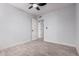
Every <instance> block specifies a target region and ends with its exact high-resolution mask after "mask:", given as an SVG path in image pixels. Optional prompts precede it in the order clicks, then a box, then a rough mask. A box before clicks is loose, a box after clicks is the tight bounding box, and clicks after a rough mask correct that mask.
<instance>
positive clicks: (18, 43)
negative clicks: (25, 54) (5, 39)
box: [0, 41, 29, 50]
mask: <svg viewBox="0 0 79 59" xmlns="http://www.w3.org/2000/svg"><path fill="white" fill-rule="evenodd" d="M26 42H29V41H22V42H17V43H14V44H11V45H9V46H6V47H2V48H1V49H0V50H3V49H7V48H10V47H14V46H16V45H20V44H24V43H26Z"/></svg>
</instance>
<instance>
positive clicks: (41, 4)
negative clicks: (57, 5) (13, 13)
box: [38, 3, 47, 6]
mask: <svg viewBox="0 0 79 59" xmlns="http://www.w3.org/2000/svg"><path fill="white" fill-rule="evenodd" d="M46 4H47V3H38V5H39V6H44V5H46Z"/></svg>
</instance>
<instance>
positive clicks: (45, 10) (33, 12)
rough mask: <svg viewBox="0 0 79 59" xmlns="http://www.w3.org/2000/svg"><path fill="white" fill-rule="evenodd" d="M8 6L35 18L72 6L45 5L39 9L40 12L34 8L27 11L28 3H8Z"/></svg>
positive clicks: (66, 4)
mask: <svg viewBox="0 0 79 59" xmlns="http://www.w3.org/2000/svg"><path fill="white" fill-rule="evenodd" d="M10 5H12V6H14V7H16V8H18V9H20V10H23V11H25V12H26V13H29V14H31V15H36V16H37V15H41V14H45V13H49V12H51V11H54V10H57V9H60V8H63V7H67V6H70V5H72V3H47V5H45V6H41V7H40V11H38V10H36V9H35V8H32V9H28V7H29V6H30V4H29V3H10Z"/></svg>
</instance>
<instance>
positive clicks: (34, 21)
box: [32, 18, 38, 40]
mask: <svg viewBox="0 0 79 59" xmlns="http://www.w3.org/2000/svg"><path fill="white" fill-rule="evenodd" d="M37 38H38V21H37V19H34V18H32V40H36V39H37Z"/></svg>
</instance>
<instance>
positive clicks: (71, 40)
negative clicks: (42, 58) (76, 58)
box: [0, 3, 79, 56]
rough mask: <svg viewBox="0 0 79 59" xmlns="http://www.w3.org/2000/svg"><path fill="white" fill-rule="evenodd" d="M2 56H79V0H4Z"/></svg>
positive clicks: (0, 24)
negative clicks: (38, 0)
mask: <svg viewBox="0 0 79 59" xmlns="http://www.w3.org/2000/svg"><path fill="white" fill-rule="evenodd" d="M0 56H79V3H0Z"/></svg>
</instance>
